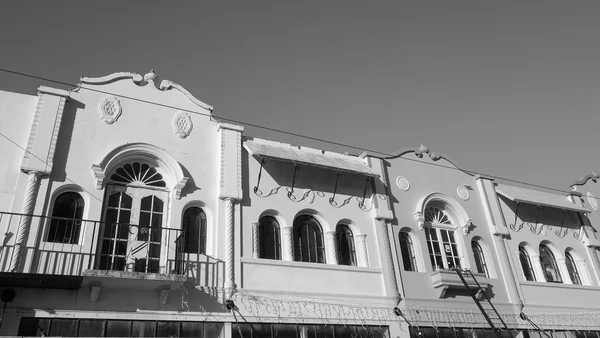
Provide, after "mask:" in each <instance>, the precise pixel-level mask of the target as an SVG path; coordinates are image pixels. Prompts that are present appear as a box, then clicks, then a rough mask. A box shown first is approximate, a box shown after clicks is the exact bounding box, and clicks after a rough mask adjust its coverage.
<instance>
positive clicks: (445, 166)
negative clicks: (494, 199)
mask: <svg viewBox="0 0 600 338" xmlns="http://www.w3.org/2000/svg"><path fill="white" fill-rule="evenodd" d="M0 72H5V73H9V74H13V75H17V76H22V77H27V78H32V79H37V80H41V81H47V82H51V83H56V84H60V85H64V86H69V87H74V88H77V89H78V90H89V91H92V92H98V93H102V94H107V95H113V96H118V97H122V98H126V99H129V100H134V101H139V102H143V103H147V104H151V105H157V106H160V107H165V108H171V109H177V110H181V111H185V112H188V113H191V114H196V115H202V116H207V117H214V118H216V119H219V120H223V121H228V122H232V123H237V124H241V125H245V126H250V127H253V128H257V129H263V130H268V131H273V132H277V133H280V134H285V135H290V136H295V137H300V138H304V139H308V140H312V141H318V142H323V143H327V144H332V145H336V146H341V147H346V148H351V149H355V150H362V151H367V152H371V153H375V154H380V155H384V156H387V157H394V156H395V155H393V154H389V153H386V152H381V151H378V150H373V149H369V148H365V147H358V146H354V145H350V144H346V143H341V142H335V141H331V140H327V139H322V138H318V137H312V136H307V135H302V134H298V133H293V132H289V131H285V130H282V129H277V128H272V127H266V126H263V125H259V124H253V123H248V122H244V121H240V120H236V119H231V118H226V117H220V116H215V115H211V114H206V113H200V112H197V111H193V110H189V109H185V108H181V107H175V106H172V105H167V104H161V103H157V102H152V101H147V100H142V99H139V98H135V97H130V96H126V95H123V94H118V93H112V92H107V91H102V90H99V89H94V88H87V87H80V86H79V85H76V84H72V83H68V82H65V81H59V80H54V79H50V78H47V77H42V76H38V75H32V74H28V73H24V72H19V71H15V70H11V69H6V68H0ZM69 90H71V89H69ZM2 136H4V137H6V136H5V135H2ZM6 138H7V137H6ZM13 143H14V142H13ZM398 159H399V160H404V161H411V162H418V163H422V164H426V165H432V166H436V167H441V168H445V169H451V170H457V171H462V172H465V173H467V174H470V175H477V174H478V175H481V176H485V177H490V178H493V179H497V180H502V181H505V182H511V183H517V184H522V185H525V186H531V187H535V188H538V189H544V190H549V191H555V192H560V193H563V194H569V193H570V192H571V191H569V190H564V189H557V188H552V187H548V186H544V185H539V184H533V183H529V182H524V181H519V180H515V179H511V178H507V177H503V176H498V175H492V174H486V173H482V172H478V171H476V170H469V169H464V168H458V167H454V166H447V165H443V164H439V163H430V162H423V161H420V160H418V159H412V158H406V157H398ZM595 198H596V199H600V197H595Z"/></svg>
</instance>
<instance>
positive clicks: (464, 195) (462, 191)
mask: <svg viewBox="0 0 600 338" xmlns="http://www.w3.org/2000/svg"><path fill="white" fill-rule="evenodd" d="M456 194H457V195H458V197H460V199H462V200H464V201H466V200H468V199H469V197H470V195H469V190H468V189H467V187H465V186H464V185H461V186H459V187H458V188H456Z"/></svg>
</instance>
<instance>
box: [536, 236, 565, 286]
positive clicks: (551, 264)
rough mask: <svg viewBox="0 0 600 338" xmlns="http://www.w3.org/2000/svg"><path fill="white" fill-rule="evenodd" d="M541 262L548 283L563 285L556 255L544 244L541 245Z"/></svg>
mask: <svg viewBox="0 0 600 338" xmlns="http://www.w3.org/2000/svg"><path fill="white" fill-rule="evenodd" d="M540 262H541V263H542V270H543V271H544V276H545V277H546V281H547V282H555V283H562V279H561V278H560V272H559V271H558V266H557V265H556V260H555V259H554V254H552V251H550V249H549V248H548V247H547V246H546V245H544V244H541V245H540Z"/></svg>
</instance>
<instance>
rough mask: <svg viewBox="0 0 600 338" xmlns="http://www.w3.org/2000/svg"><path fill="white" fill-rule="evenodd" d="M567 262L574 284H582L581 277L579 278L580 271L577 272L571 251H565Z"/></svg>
mask: <svg viewBox="0 0 600 338" xmlns="http://www.w3.org/2000/svg"><path fill="white" fill-rule="evenodd" d="M565 258H566V259H565V263H566V264H567V271H569V277H571V282H573V284H577V285H581V278H579V272H577V265H575V260H574V259H573V256H572V255H571V253H570V252H568V251H566V252H565Z"/></svg>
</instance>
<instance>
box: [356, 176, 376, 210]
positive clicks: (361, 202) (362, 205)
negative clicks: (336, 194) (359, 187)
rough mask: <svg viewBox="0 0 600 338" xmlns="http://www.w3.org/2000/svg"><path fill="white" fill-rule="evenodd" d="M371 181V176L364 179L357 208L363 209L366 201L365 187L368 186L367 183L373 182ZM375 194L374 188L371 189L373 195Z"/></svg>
mask: <svg viewBox="0 0 600 338" xmlns="http://www.w3.org/2000/svg"><path fill="white" fill-rule="evenodd" d="M371 180H373V177H371V176H367V178H366V179H365V188H364V190H363V197H362V200H361V201H360V202H358V207H359V208H361V209H363V208H364V207H365V200H366V199H367V187H368V186H369V182H373V181H371ZM374 192H375V188H373V193H374Z"/></svg>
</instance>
